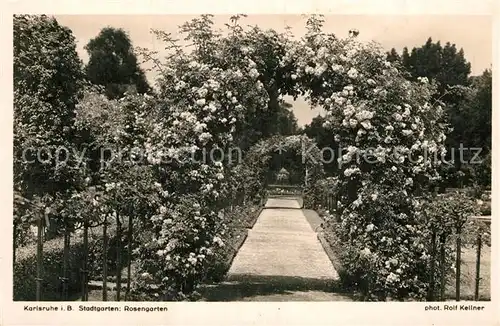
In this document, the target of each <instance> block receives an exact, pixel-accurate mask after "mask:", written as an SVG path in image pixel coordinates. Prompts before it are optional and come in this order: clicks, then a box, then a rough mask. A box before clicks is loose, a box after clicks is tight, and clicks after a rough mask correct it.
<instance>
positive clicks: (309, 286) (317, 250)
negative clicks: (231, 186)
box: [205, 198, 351, 301]
mask: <svg viewBox="0 0 500 326" xmlns="http://www.w3.org/2000/svg"><path fill="white" fill-rule="evenodd" d="M272 207H279V208H272ZM338 280H339V276H338V274H337V271H336V270H335V269H334V267H333V265H332V263H331V261H330V259H329V257H328V256H327V254H326V253H325V250H324V249H323V247H322V245H321V243H320V242H319V240H318V238H317V234H316V232H315V230H314V229H313V226H311V223H310V222H309V221H308V219H307V218H306V216H305V214H304V211H303V210H302V209H300V205H299V203H298V202H297V201H296V200H293V199H273V198H271V199H269V200H268V202H267V203H266V209H264V210H262V213H261V214H260V216H259V217H258V219H257V222H256V223H255V225H254V227H253V228H252V229H251V230H249V233H248V237H247V239H246V241H245V243H244V244H243V246H242V247H241V248H240V250H239V251H238V253H237V255H236V257H235V258H234V260H233V263H232V265H231V268H230V270H229V272H228V274H227V277H226V280H225V281H224V282H222V283H219V284H215V285H213V286H211V287H210V288H207V291H206V293H205V298H206V300H207V301H351V299H350V298H349V297H348V296H347V295H343V294H340V293H338V292H337V291H336V288H337V283H338Z"/></svg>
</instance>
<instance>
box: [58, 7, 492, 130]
mask: <svg viewBox="0 0 500 326" xmlns="http://www.w3.org/2000/svg"><path fill="white" fill-rule="evenodd" d="M195 17H197V16H192V15H56V16H55V18H56V19H57V20H58V22H59V23H60V24H61V25H64V26H67V27H69V28H70V29H71V30H72V31H73V35H74V36H75V38H76V41H77V50H78V53H79V55H80V57H81V58H82V60H83V61H84V62H87V61H88V55H87V53H86V51H85V50H84V46H85V44H87V42H88V41H89V40H90V39H92V38H94V37H95V36H96V35H97V34H98V33H99V31H100V30H101V29H102V28H104V27H107V26H111V27H115V28H122V29H124V30H125V31H127V32H128V33H129V36H130V38H131V40H132V43H133V45H134V46H138V47H143V48H148V49H150V50H154V51H158V52H159V55H160V56H161V55H162V53H165V50H164V48H163V44H162V42H161V41H158V40H156V38H155V36H154V35H153V34H152V33H151V32H150V31H151V29H158V30H162V31H165V32H167V33H172V36H174V37H176V36H177V35H178V26H179V25H181V24H183V23H184V22H186V21H189V20H191V19H193V18H195ZM229 17H230V16H229V15H216V16H214V18H213V19H214V23H215V28H224V24H225V23H227V22H229ZM324 19H325V23H324V27H323V30H324V31H325V32H327V33H334V34H335V35H336V36H338V37H346V36H347V35H348V32H349V30H350V29H357V30H358V31H359V32H360V34H359V36H358V39H359V40H360V41H362V42H365V41H366V42H368V41H376V42H378V43H380V44H381V45H382V46H383V47H384V48H386V49H387V50H390V49H391V48H396V50H398V52H400V53H401V51H402V49H403V47H405V46H406V47H408V48H409V49H411V48H413V47H418V46H421V45H423V44H424V43H425V42H426V41H427V39H428V38H429V37H432V39H433V40H434V41H438V40H439V41H441V44H444V43H446V42H450V43H452V44H456V46H457V47H458V48H463V49H464V52H465V57H466V59H467V60H468V61H469V62H470V63H471V70H472V75H479V74H481V73H482V72H483V71H484V70H485V69H488V68H490V67H491V64H492V19H491V16H480V15H474V16H459V15H453V16H451V15H450V16H442V15H425V16H423V15H398V16H384V15H325V16H324ZM240 24H241V25H258V26H259V27H261V28H263V29H267V28H272V29H275V30H276V31H278V32H280V31H284V29H285V27H286V26H290V27H291V28H292V32H293V33H294V34H295V35H296V36H298V37H300V36H302V35H304V33H305V18H304V17H302V16H301V15H277V14H275V15H270V14H268V15H249V16H248V17H246V18H242V21H241V23H240ZM179 38H180V37H179ZM143 68H149V67H147V66H144V67H143ZM146 75H147V77H148V80H149V81H150V82H151V83H152V84H153V83H154V80H155V77H156V76H155V73H154V72H146ZM285 100H287V101H289V102H291V103H292V104H293V111H294V114H295V116H296V117H297V120H298V122H299V125H301V126H302V125H304V124H307V123H309V122H310V121H311V120H312V118H314V117H315V116H317V115H318V114H320V113H321V109H318V108H314V109H313V108H311V106H310V105H309V104H308V103H307V102H306V101H304V100H303V99H298V100H297V101H293V99H291V98H289V97H285Z"/></svg>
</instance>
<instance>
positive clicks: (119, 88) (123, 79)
mask: <svg viewBox="0 0 500 326" xmlns="http://www.w3.org/2000/svg"><path fill="white" fill-rule="evenodd" d="M85 50H87V53H88V54H89V62H88V64H87V66H86V67H85V70H86V73H87V77H88V79H89V80H90V81H91V82H92V83H94V84H96V85H102V86H104V87H105V88H106V95H107V96H108V97H109V98H119V97H122V96H123V95H124V94H125V92H127V91H129V92H130V91H132V92H134V91H136V92H138V93H139V94H144V93H147V92H148V91H149V90H150V86H149V84H148V81H147V79H146V75H145V73H144V71H143V70H142V69H141V68H140V67H139V63H138V61H137V57H136V55H135V53H134V49H133V47H132V41H131V40H130V37H129V36H128V34H127V33H126V32H125V31H124V30H123V29H119V28H118V29H117V28H113V27H106V28H103V29H102V30H101V32H100V33H99V35H97V36H96V37H95V38H93V39H91V40H90V41H89V42H88V44H87V45H86V46H85Z"/></svg>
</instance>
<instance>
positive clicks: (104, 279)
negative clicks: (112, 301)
mask: <svg viewBox="0 0 500 326" xmlns="http://www.w3.org/2000/svg"><path fill="white" fill-rule="evenodd" d="M102 237H103V245H102V263H103V269H102V301H108V215H104V225H103V228H102Z"/></svg>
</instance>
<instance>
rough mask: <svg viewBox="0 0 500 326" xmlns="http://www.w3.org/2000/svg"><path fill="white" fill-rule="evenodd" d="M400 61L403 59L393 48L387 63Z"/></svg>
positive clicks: (388, 54) (388, 55)
mask: <svg viewBox="0 0 500 326" xmlns="http://www.w3.org/2000/svg"><path fill="white" fill-rule="evenodd" d="M400 60H401V57H400V56H399V54H398V52H397V51H396V49H395V48H392V49H391V51H390V52H387V61H389V62H396V61H400Z"/></svg>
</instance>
